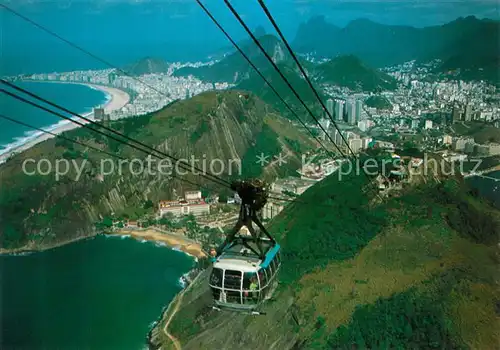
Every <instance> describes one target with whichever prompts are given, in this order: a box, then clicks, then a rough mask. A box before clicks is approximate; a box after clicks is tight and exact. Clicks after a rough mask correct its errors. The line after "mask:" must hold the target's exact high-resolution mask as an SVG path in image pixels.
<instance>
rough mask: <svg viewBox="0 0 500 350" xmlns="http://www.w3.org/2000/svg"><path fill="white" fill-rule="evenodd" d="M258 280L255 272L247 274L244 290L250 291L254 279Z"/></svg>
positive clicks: (244, 280)
mask: <svg viewBox="0 0 500 350" xmlns="http://www.w3.org/2000/svg"><path fill="white" fill-rule="evenodd" d="M254 278H255V280H257V274H256V273H255V272H245V274H244V275H243V289H244V290H248V289H250V283H252V279H254Z"/></svg>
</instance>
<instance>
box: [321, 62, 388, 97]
mask: <svg viewBox="0 0 500 350" xmlns="http://www.w3.org/2000/svg"><path fill="white" fill-rule="evenodd" d="M317 71H318V75H319V79H320V81H322V82H324V83H328V84H334V85H339V86H345V87H348V88H349V89H351V90H355V91H372V92H375V91H382V90H394V89H396V87H397V84H396V80H395V79H394V78H392V77H391V76H389V75H387V74H385V73H382V72H380V71H378V70H376V69H373V68H370V67H367V66H366V65H365V64H363V63H362V62H361V61H360V60H359V58H357V57H356V56H353V55H349V56H340V57H336V58H334V59H332V60H330V61H328V62H326V63H323V64H321V65H319V66H318V68H317Z"/></svg>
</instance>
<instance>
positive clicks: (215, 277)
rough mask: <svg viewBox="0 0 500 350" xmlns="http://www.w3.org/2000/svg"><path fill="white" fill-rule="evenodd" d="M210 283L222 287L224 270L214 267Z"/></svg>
mask: <svg viewBox="0 0 500 350" xmlns="http://www.w3.org/2000/svg"><path fill="white" fill-rule="evenodd" d="M210 284H211V285H212V286H215V287H222V270H221V269H218V268H214V269H213V270H212V275H211V276H210Z"/></svg>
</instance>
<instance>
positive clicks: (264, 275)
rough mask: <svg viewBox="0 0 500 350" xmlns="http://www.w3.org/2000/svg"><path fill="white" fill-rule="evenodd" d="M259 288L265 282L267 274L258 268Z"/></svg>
mask: <svg viewBox="0 0 500 350" xmlns="http://www.w3.org/2000/svg"><path fill="white" fill-rule="evenodd" d="M259 279H260V288H261V289H262V288H263V287H264V286H265V285H266V284H267V275H266V273H265V270H264V269H260V270H259Z"/></svg>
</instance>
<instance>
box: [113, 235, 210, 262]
mask: <svg viewBox="0 0 500 350" xmlns="http://www.w3.org/2000/svg"><path fill="white" fill-rule="evenodd" d="M109 235H119V236H131V237H134V238H136V239H145V240H147V241H153V242H159V243H165V244H166V245H168V246H169V247H172V248H178V249H179V250H181V251H183V252H185V253H188V254H190V255H192V256H195V257H196V258H203V257H206V254H205V253H204V252H203V250H202V249H201V246H200V245H199V244H198V243H195V242H193V241H191V240H190V239H189V238H186V237H182V236H179V235H174V234H168V233H163V232H159V231H156V230H153V229H146V230H122V231H117V232H113V233H109Z"/></svg>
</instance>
